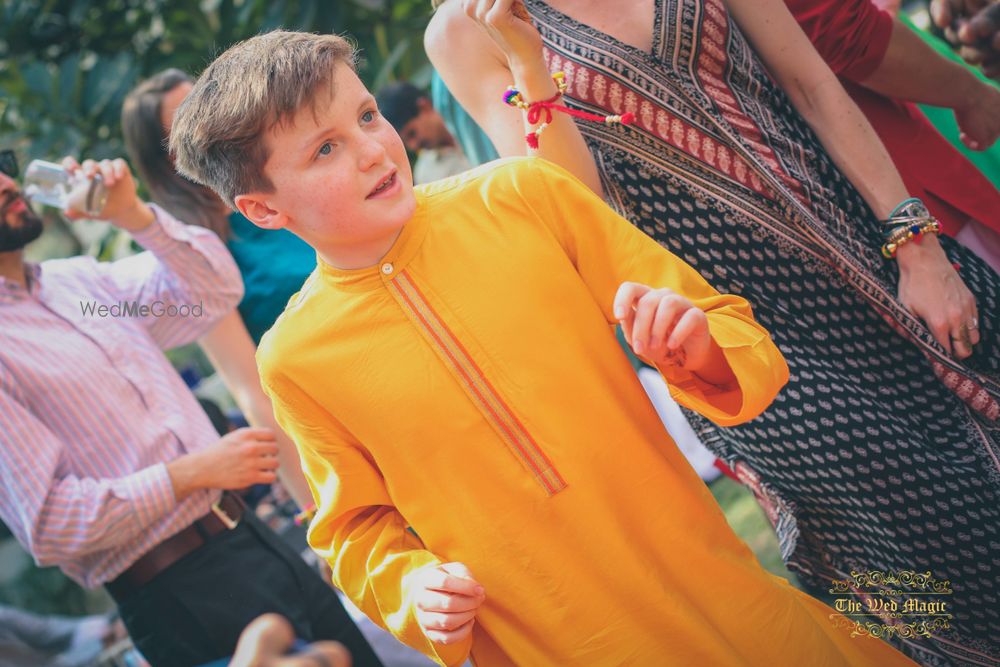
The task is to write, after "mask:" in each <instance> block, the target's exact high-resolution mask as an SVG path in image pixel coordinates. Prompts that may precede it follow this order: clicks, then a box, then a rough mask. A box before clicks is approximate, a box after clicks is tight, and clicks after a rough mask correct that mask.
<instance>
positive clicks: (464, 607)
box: [416, 590, 483, 614]
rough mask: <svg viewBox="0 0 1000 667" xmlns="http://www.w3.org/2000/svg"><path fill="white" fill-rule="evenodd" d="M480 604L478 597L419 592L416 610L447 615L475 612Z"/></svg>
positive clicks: (480, 600) (481, 599)
mask: <svg viewBox="0 0 1000 667" xmlns="http://www.w3.org/2000/svg"><path fill="white" fill-rule="evenodd" d="M482 604H483V598H482V597H480V596H469V595H452V594H451V593H441V592H439V591H432V590H424V591H421V592H420V595H419V596H418V597H417V601H416V605H417V609H422V610H423V611H430V612H440V613H447V614H457V613H462V612H466V611H475V610H476V609H479V607H480V606H481V605H482Z"/></svg>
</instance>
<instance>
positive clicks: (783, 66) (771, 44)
mask: <svg viewBox="0 0 1000 667" xmlns="http://www.w3.org/2000/svg"><path fill="white" fill-rule="evenodd" d="M726 4H727V6H728V7H729V10H730V12H731V14H732V15H733V18H734V19H735V20H736V22H737V24H738V25H739V27H740V28H741V29H742V31H743V33H744V34H745V35H746V37H747V39H748V40H749V41H750V43H751V44H753V46H754V48H755V49H756V51H757V54H758V55H759V56H760V58H761V60H762V61H763V62H764V64H765V65H766V66H767V68H768V70H769V71H770V73H771V75H772V76H773V77H774V78H775V80H776V81H777V82H778V84H779V85H780V86H781V87H782V88H783V89H784V90H785V92H786V93H787V94H788V97H789V99H790V100H791V102H792V104H793V105H794V106H795V108H796V109H797V110H798V112H799V113H800V114H802V116H803V117H804V118H805V120H806V122H807V123H808V124H809V125H810V126H811V127H812V129H813V131H814V132H816V135H817V136H818V137H819V140H820V141H821V142H822V144H823V146H824V147H825V148H826V150H827V152H828V153H829V154H830V157H831V158H833V161H834V162H835V163H836V164H837V166H838V167H839V168H840V170H841V171H842V172H844V174H845V175H846V176H847V178H848V179H850V181H851V183H853V184H854V187H855V188H857V190H858V192H860V193H861V196H862V197H864V199H865V201H866V202H868V205H869V206H870V207H871V209H872V211H874V213H875V215H876V216H877V217H878V218H880V219H885V218H888V217H889V214H890V213H891V212H892V210H893V208H895V206H896V205H897V204H899V203H900V202H901V201H903V200H904V199H906V198H907V197H908V196H909V195H908V193H907V191H906V187H905V186H904V185H903V180H902V179H901V178H900V176H899V172H897V171H896V168H895V166H894V165H893V163H892V160H891V159H890V158H889V154H888V153H887V152H886V150H885V147H884V146H883V145H882V142H881V141H880V140H879V138H878V135H876V134H875V131H874V130H873V129H872V126H871V125H870V124H869V123H868V121H867V119H865V117H864V115H863V114H862V113H861V111H860V110H859V109H858V107H857V105H856V104H855V103H854V102H853V101H852V100H851V98H850V97H848V95H847V93H846V92H845V91H844V88H843V86H841V85H840V82H839V81H838V80H837V77H836V75H834V73H833V72H832V71H831V70H830V68H829V67H828V66H827V65H826V63H825V62H824V61H823V59H822V58H821V57H820V55H819V54H818V53H817V52H816V49H815V48H813V46H812V44H811V43H810V42H809V39H808V38H807V37H806V35H805V33H803V32H802V29H801V28H799V26H798V24H797V23H796V22H795V19H794V18H793V17H792V15H791V13H790V12H789V11H788V8H787V7H785V5H784V3H783V2H782V0H726ZM778 36H780V39H779V38H777V37H778ZM897 259H898V261H899V269H900V279H899V299H900V301H901V302H902V303H903V304H904V305H906V306H907V307H908V308H909V309H910V310H911V311H912V312H914V313H915V314H916V315H917V316H918V317H920V318H921V319H922V320H924V322H926V323H927V326H928V328H929V329H930V331H931V333H932V334H933V335H934V338H935V339H936V340H937V341H938V343H940V344H941V346H942V347H943V348H944V349H945V350H946V351H947V352H948V353H949V354H954V356H956V357H957V358H959V359H964V358H965V357H968V356H969V355H971V354H972V348H971V346H970V345H969V344H968V343H967V341H965V340H964V335H963V332H965V331H966V326H967V324H968V323H969V322H972V321H974V320H975V319H976V318H977V311H976V303H975V299H974V298H973V296H972V293H971V292H970V291H969V289H968V288H967V287H966V286H965V284H964V283H963V282H962V279H961V278H959V276H958V273H957V272H956V271H955V269H954V268H953V267H952V265H951V262H950V261H949V260H948V258H947V256H946V255H945V254H944V251H943V250H942V249H941V245H940V244H939V243H938V239H937V237H936V236H934V235H929V236H928V237H927V238H926V239H925V240H924V242H922V243H907V244H906V245H905V246H903V247H902V248H901V249H900V250H899V253H898V254H897ZM970 335H971V336H972V340H971V342H972V343H973V344H974V343H976V342H977V341H978V332H976V331H973V332H972V333H971V334H970Z"/></svg>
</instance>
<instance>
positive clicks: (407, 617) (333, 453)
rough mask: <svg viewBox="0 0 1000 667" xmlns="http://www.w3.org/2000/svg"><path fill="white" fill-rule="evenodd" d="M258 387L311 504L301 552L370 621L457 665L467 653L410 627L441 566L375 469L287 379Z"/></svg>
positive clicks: (466, 644)
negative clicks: (318, 560) (313, 556)
mask: <svg viewBox="0 0 1000 667" xmlns="http://www.w3.org/2000/svg"><path fill="white" fill-rule="evenodd" d="M261 375H262V380H263V382H264V388H265V390H266V391H267V393H268V395H270V397H271V400H272V402H273V405H274V411H275V416H276V418H277V420H278V423H279V424H280V425H281V428H282V429H283V430H284V431H285V433H287V434H288V435H289V437H291V438H292V440H293V441H294V442H295V444H296V446H297V447H298V450H299V455H300V457H301V459H302V470H303V472H304V473H305V476H306V480H307V481H308V482H309V486H310V489H311V490H312V494H313V498H314V499H315V502H316V508H317V509H316V516H315V517H314V518H313V520H312V522H311V523H310V524H309V533H308V540H309V546H310V547H312V548H313V550H315V551H316V553H318V554H319V555H320V556H321V557H322V558H324V559H325V560H326V561H327V562H328V563H329V564H330V567H331V568H332V571H333V582H334V584H335V585H336V586H337V588H339V589H340V590H342V591H343V592H344V594H345V595H346V596H347V597H348V598H350V599H351V601H352V602H353V603H354V604H355V605H357V606H358V608H359V609H361V610H362V611H363V612H364V613H365V614H366V615H367V616H368V617H369V618H370V619H372V620H373V621H374V622H375V623H377V624H379V625H380V626H382V627H383V628H385V629H386V630H388V631H389V632H391V633H392V634H393V635H395V636H396V638H398V639H399V640H400V641H401V642H403V643H404V644H407V645H408V646H411V647H413V648H415V649H417V650H418V651H421V652H422V653H424V654H425V655H427V656H429V657H430V658H432V659H433V660H435V661H436V662H438V663H439V664H442V665H460V664H462V663H463V662H465V660H466V659H467V658H468V655H469V650H470V649H471V646H472V637H471V635H470V636H469V638H468V639H466V640H465V641H463V642H460V643H458V644H451V645H444V644H438V643H434V642H431V641H430V640H429V639H428V638H427V636H426V635H425V634H424V632H423V630H422V629H421V628H420V626H419V625H418V623H417V619H416V614H415V611H416V608H415V605H414V597H415V595H416V592H417V591H416V590H415V587H414V585H413V580H414V576H415V575H416V574H417V573H418V572H419V571H420V570H422V569H424V568H428V567H436V566H438V565H440V564H441V560H440V559H438V558H437V557H436V556H435V555H434V554H432V553H431V552H430V551H428V550H427V549H425V548H424V546H423V543H422V542H421V541H420V539H419V538H418V537H417V536H416V535H414V534H413V532H411V531H410V530H408V527H407V523H406V520H405V519H404V518H403V516H402V515H401V514H400V513H399V511H398V510H396V508H395V507H394V506H393V503H392V499H391V498H390V497H389V493H388V490H387V489H386V486H385V480H384V479H383V478H382V475H381V473H380V472H379V470H378V467H377V466H376V465H375V463H374V461H373V460H372V458H371V456H370V455H369V454H368V452H367V451H365V449H364V448H363V447H362V446H361V445H360V444H359V443H357V442H356V441H355V439H354V438H353V436H351V434H350V433H349V432H348V431H347V430H346V429H345V428H344V427H343V425H341V424H340V423H339V422H338V421H337V420H336V419H335V418H334V417H333V416H332V415H330V414H329V413H328V412H327V411H326V410H324V409H323V408H322V407H321V406H320V405H319V404H318V403H317V402H316V401H315V400H313V398H312V397H311V396H308V395H307V394H306V393H305V392H303V391H301V390H300V389H298V388H297V387H296V386H295V385H294V384H293V383H292V382H291V381H289V380H287V379H280V380H279V379H277V378H274V377H270V375H271V374H269V373H268V372H267V371H266V370H265V366H263V365H262V374H261Z"/></svg>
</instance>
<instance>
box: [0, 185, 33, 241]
mask: <svg viewBox="0 0 1000 667" xmlns="http://www.w3.org/2000/svg"><path fill="white" fill-rule="evenodd" d="M19 201H24V199H23V198H22V197H21V195H20V193H18V194H17V195H11V196H9V197H8V198H7V200H6V201H4V202H3V203H2V204H0V252H11V251H13V250H20V249H21V248H23V247H24V246H26V245H28V244H29V243H31V242H32V241H34V240H35V239H37V238H38V237H39V236H41V235H42V219H41V218H39V217H38V216H37V215H35V212H34V211H32V210H31V209H30V208H27V207H25V209H24V210H23V211H21V212H20V213H16V214H13V215H14V216H15V217H17V219H18V220H17V223H18V224H17V226H16V227H15V226H13V225H11V224H10V223H9V222H8V221H7V218H9V217H11V215H10V214H8V211H9V210H10V208H11V207H12V206H13V205H14V204H16V203H17V202H19Z"/></svg>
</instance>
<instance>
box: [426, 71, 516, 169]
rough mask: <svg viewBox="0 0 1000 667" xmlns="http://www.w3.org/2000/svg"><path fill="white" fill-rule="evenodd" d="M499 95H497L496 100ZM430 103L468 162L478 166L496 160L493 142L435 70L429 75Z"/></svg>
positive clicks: (497, 155) (498, 99) (496, 155)
mask: <svg viewBox="0 0 1000 667" xmlns="http://www.w3.org/2000/svg"><path fill="white" fill-rule="evenodd" d="M499 101H500V96H499V95H498V96H497V102H499ZM431 104H433V105H434V110H435V111H437V112H438V113H439V114H441V117H442V118H444V124H445V125H447V126H448V131H449V132H451V134H452V136H453V137H455V140H456V141H458V145H459V146H461V147H462V152H463V153H465V157H467V158H469V164H470V165H471V166H473V167H478V166H479V165H481V164H483V163H484V162H489V161H490V160H496V159H497V158H498V157H500V155H499V154H498V153H497V149H496V148H494V147H493V142H492V141H490V138H489V137H488V136H486V133H485V132H483V131H482V129H480V127H479V125H477V124H476V121H474V120H472V116H470V115H469V114H468V112H466V110H465V109H464V108H462V105H461V104H459V103H458V100H456V99H455V98H454V96H452V94H451V91H450V90H448V87H447V86H445V85H444V81H442V80H441V77H440V76H439V75H438V73H437V72H434V73H433V74H432V75H431Z"/></svg>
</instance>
